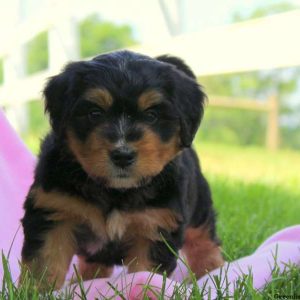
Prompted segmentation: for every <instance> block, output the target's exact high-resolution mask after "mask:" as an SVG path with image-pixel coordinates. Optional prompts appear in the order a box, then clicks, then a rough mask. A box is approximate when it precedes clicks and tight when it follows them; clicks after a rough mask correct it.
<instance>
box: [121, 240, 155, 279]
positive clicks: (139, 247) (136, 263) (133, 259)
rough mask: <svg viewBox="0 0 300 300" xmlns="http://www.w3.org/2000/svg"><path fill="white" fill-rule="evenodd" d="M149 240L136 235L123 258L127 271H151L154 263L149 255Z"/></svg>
mask: <svg viewBox="0 0 300 300" xmlns="http://www.w3.org/2000/svg"><path fill="white" fill-rule="evenodd" d="M150 245H151V241H150V240H147V239H143V238H141V237H138V238H136V239H135V240H134V243H133V246H132V247H131V249H130V250H129V252H128V254H127V257H126V259H125V265H127V266H128V272H129V273H134V272H139V271H151V270H152V269H153V267H154V264H153V263H152V262H151V260H150V257H149V248H150Z"/></svg>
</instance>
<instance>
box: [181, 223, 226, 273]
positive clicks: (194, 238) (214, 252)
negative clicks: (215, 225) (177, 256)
mask: <svg viewBox="0 0 300 300" xmlns="http://www.w3.org/2000/svg"><path fill="white" fill-rule="evenodd" d="M182 251H183V253H184V254H185V256H186V257H187V262H188V264H189V266H190V268H191V270H192V271H193V273H195V275H196V277H197V278H199V277H201V276H203V275H205V274H206V273H207V272H209V271H211V270H213V269H216V268H218V267H220V266H222V265H223V264H224V260H223V257H222V254H221V250H220V247H219V245H218V243H217V242H216V241H213V239H212V238H211V237H210V233H209V229H208V228H206V227H205V226H200V227H196V228H192V227H189V228H187V229H186V231H185V237H184V245H183V248H182Z"/></svg>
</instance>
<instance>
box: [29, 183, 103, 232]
mask: <svg viewBox="0 0 300 300" xmlns="http://www.w3.org/2000/svg"><path fill="white" fill-rule="evenodd" d="M31 193H32V194H33V197H34V204H35V207H39V208H45V209H50V210H54V211H55V213H53V214H51V215H50V218H51V220H54V221H72V222H74V223H86V224H88V225H89V226H90V227H91V229H92V230H93V232H94V233H95V234H97V235H100V236H102V237H104V238H105V237H106V236H107V235H106V230H105V220H104V217H103V214H102V212H101V210H99V209H97V208H96V207H95V206H94V205H91V204H89V203H87V202H85V201H83V200H82V199H81V198H79V197H74V196H69V195H66V194H62V193H59V192H50V193H46V192H45V191H43V190H42V189H41V188H38V189H34V190H32V191H31Z"/></svg>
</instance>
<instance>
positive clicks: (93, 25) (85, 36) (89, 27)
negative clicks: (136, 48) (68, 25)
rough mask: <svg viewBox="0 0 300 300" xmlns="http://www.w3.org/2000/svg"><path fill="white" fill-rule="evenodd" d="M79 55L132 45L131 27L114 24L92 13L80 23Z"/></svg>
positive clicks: (83, 55) (93, 53)
mask: <svg viewBox="0 0 300 300" xmlns="http://www.w3.org/2000/svg"><path fill="white" fill-rule="evenodd" d="M80 41H81V42H80V53H81V57H89V56H93V55H96V54H99V53H103V52H108V51H112V50H116V49H120V48H123V47H128V46H131V45H133V44H134V43H135V42H136V41H135V39H134V38H133V33H132V29H131V27H130V26H129V25H116V24H114V23H112V22H109V21H103V20H101V18H99V17H98V16H97V15H92V16H89V17H88V18H86V19H85V20H83V21H82V22H81V24H80Z"/></svg>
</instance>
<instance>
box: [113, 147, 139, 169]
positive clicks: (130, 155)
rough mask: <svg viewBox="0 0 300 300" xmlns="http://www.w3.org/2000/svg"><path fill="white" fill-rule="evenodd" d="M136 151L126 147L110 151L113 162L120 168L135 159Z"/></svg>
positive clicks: (128, 164) (130, 163)
mask: <svg viewBox="0 0 300 300" xmlns="http://www.w3.org/2000/svg"><path fill="white" fill-rule="evenodd" d="M135 157H136V153H135V152H134V151H133V150H131V149H129V148H128V147H120V148H117V149H115V150H113V151H112V152H111V153H110V158H111V160H112V161H113V163H114V164H115V165H116V166H118V167H121V168H125V167H128V166H130V165H132V164H133V163H134V161H135Z"/></svg>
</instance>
